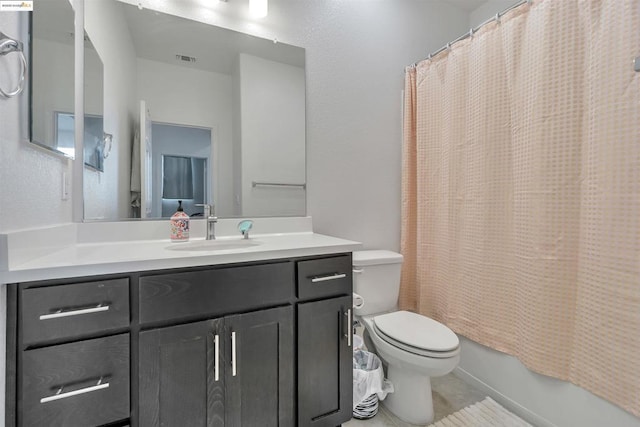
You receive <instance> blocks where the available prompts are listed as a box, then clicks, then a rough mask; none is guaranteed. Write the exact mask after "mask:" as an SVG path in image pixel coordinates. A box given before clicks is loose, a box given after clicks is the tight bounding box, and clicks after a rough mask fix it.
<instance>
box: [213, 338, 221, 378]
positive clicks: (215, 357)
mask: <svg viewBox="0 0 640 427" xmlns="http://www.w3.org/2000/svg"><path fill="white" fill-rule="evenodd" d="M213 347H214V350H213V360H214V362H213V379H214V381H218V380H219V379H220V368H219V366H220V365H219V363H220V336H219V335H218V334H216V336H215V337H214V338H213Z"/></svg>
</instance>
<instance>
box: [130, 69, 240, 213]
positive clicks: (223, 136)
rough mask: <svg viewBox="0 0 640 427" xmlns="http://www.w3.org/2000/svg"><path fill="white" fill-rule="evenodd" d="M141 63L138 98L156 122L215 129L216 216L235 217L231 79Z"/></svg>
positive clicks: (213, 135) (222, 75) (229, 77)
mask: <svg viewBox="0 0 640 427" xmlns="http://www.w3.org/2000/svg"><path fill="white" fill-rule="evenodd" d="M137 63H138V69H137V82H138V83H137V96H138V99H142V100H145V101H146V103H147V107H148V108H149V110H150V112H151V120H152V121H154V122H160V123H170V124H178V125H185V126H199V127H205V128H210V129H211V132H212V137H213V144H214V159H213V165H210V166H213V170H214V171H215V175H216V177H215V178H214V179H215V180H216V182H214V194H215V199H216V200H215V204H216V215H218V216H220V217H225V216H227V217H228V216H232V215H233V205H234V202H233V160H232V159H233V147H232V143H233V141H232V132H233V128H232V117H231V115H232V112H231V109H230V108H229V106H231V105H232V103H233V100H232V78H231V76H230V75H226V74H220V73H213V72H208V71H203V70H197V69H189V68H187V67H181V66H177V65H171V64H165V63H161V62H157V61H150V60H147V59H141V58H139V59H138V61H137ZM185 76H188V77H186V78H185Z"/></svg>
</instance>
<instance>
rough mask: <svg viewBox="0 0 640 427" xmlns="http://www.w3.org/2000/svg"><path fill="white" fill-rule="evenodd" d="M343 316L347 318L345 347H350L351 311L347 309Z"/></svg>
mask: <svg viewBox="0 0 640 427" xmlns="http://www.w3.org/2000/svg"><path fill="white" fill-rule="evenodd" d="M344 315H345V316H347V334H346V335H345V336H346V337H347V346H348V347H351V334H352V331H353V318H352V317H351V309H350V308H349V309H347V312H346V313H345V314H344Z"/></svg>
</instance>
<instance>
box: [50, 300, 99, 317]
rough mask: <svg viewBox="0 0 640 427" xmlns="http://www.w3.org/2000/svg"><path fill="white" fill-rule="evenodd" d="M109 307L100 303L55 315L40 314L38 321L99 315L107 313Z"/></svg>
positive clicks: (57, 312) (61, 311)
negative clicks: (103, 312) (82, 315)
mask: <svg viewBox="0 0 640 427" xmlns="http://www.w3.org/2000/svg"><path fill="white" fill-rule="evenodd" d="M109 307H111V306H109V305H102V303H100V304H98V305H97V306H95V307H90V308H81V309H79V310H67V311H64V310H58V311H56V312H55V313H51V314H42V315H41V316H40V320H49V319H58V318H60V317H69V316H79V315H81V314H91V313H99V312H101V311H108V310H109Z"/></svg>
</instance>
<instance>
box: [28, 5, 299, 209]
mask: <svg viewBox="0 0 640 427" xmlns="http://www.w3.org/2000/svg"><path fill="white" fill-rule="evenodd" d="M65 1H66V0H65ZM36 6H37V5H36ZM84 15H85V31H86V33H87V36H88V39H90V40H91V45H92V48H94V49H95V52H97V54H98V56H99V58H100V63H101V64H103V72H102V73H101V74H96V73H95V72H94V71H93V70H92V69H91V68H90V67H85V76H84V81H85V85H84V87H85V91H86V94H85V113H86V116H87V117H89V118H91V117H93V118H95V119H98V118H99V119H100V120H99V121H100V122H101V124H102V125H103V126H104V131H105V132H106V133H107V134H109V135H110V136H111V143H110V147H109V148H107V147H108V146H107V144H103V147H102V149H103V150H107V149H108V150H109V155H108V157H106V158H104V159H103V161H102V163H101V164H100V165H99V167H85V169H84V177H83V181H84V217H85V220H117V219H127V218H162V217H167V216H170V215H171V214H172V213H173V212H174V211H175V210H176V208H177V206H178V200H181V201H182V206H183V207H184V210H185V211H186V212H187V213H188V214H189V215H191V216H193V215H201V214H202V208H199V207H196V206H195V204H198V203H210V204H214V205H215V213H216V215H217V216H219V217H258V216H301V215H305V205H306V201H305V195H306V172H305V69H304V66H305V52H304V49H302V48H299V47H294V46H290V45H286V44H283V43H274V41H272V40H265V39H261V38H257V37H253V36H249V35H246V34H242V33H239V32H235V31H231V30H228V29H223V28H219V27H215V26H212V25H207V24H203V23H200V22H195V21H191V20H188V19H184V18H180V17H176V16H172V15H168V14H165V13H160V12H158V11H154V10H149V9H146V8H142V9H141V8H138V7H136V6H133V5H130V4H126V3H122V2H119V1H117V0H103V1H85V3H84ZM34 25H35V24H34ZM94 86H99V87H100V88H102V87H103V86H104V99H102V97H101V96H97V95H93V94H92V93H93V92H94ZM94 96H95V98H94ZM94 101H95V102H99V103H100V104H101V105H103V108H102V110H101V111H100V112H97V110H94V109H92V108H93V105H94ZM85 127H87V126H86V123H85ZM85 157H86V153H85ZM103 157H104V156H103ZM85 161H86V159H85ZM176 165H178V166H176ZM185 165H188V167H186V166H185ZM184 188H187V189H188V190H187V191H185V192H184V193H183V194H178V193H179V192H178V191H177V190H176V189H184Z"/></svg>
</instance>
